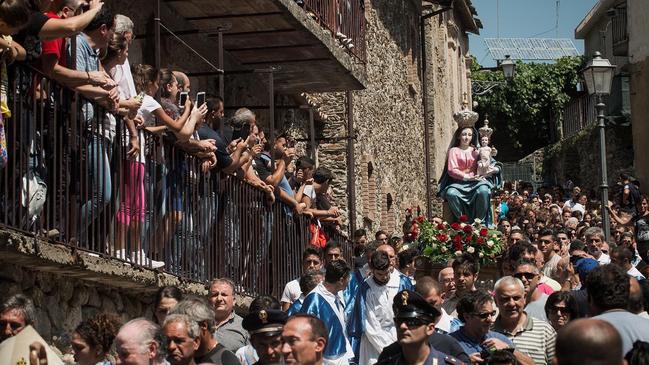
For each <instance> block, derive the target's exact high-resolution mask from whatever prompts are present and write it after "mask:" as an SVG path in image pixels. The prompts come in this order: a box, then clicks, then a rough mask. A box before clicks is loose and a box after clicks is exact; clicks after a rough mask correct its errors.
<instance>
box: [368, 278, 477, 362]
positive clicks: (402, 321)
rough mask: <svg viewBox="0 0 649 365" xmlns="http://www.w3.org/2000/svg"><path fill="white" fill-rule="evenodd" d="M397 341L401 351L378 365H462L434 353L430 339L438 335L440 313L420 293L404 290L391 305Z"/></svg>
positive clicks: (437, 352) (440, 353) (441, 354)
mask: <svg viewBox="0 0 649 365" xmlns="http://www.w3.org/2000/svg"><path fill="white" fill-rule="evenodd" d="M392 310H393V311H394V323H395V325H396V327H397V342H398V343H399V346H400V347H401V351H399V352H397V353H395V354H394V355H392V356H390V357H387V358H385V359H383V360H381V361H379V362H378V363H377V365H391V364H395V365H396V364H398V365H418V364H423V365H446V364H451V365H459V364H464V363H463V362H461V361H459V360H458V359H456V358H454V357H452V356H448V355H446V354H444V353H442V352H439V351H437V350H435V349H434V348H433V347H431V346H430V345H429V343H428V337H429V336H430V335H432V334H433V333H434V332H435V318H436V317H437V316H438V315H439V314H440V313H439V311H438V310H437V309H435V307H433V306H432V305H430V304H428V302H426V300H425V299H424V298H423V297H422V296H421V295H419V294H417V293H415V292H414V291H410V290H402V291H400V292H399V293H397V295H396V296H395V297H394V301H393V304H392Z"/></svg>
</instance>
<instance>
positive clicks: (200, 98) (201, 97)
mask: <svg viewBox="0 0 649 365" xmlns="http://www.w3.org/2000/svg"><path fill="white" fill-rule="evenodd" d="M203 104H205V92H204V91H201V92H199V93H196V106H198V107H199V108H200V107H201V106H202V105H203Z"/></svg>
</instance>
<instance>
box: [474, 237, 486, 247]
mask: <svg viewBox="0 0 649 365" xmlns="http://www.w3.org/2000/svg"><path fill="white" fill-rule="evenodd" d="M475 242H476V243H477V244H479V245H481V244H483V243H484V239H483V238H482V237H480V238H478V239H477V240H476V241H475Z"/></svg>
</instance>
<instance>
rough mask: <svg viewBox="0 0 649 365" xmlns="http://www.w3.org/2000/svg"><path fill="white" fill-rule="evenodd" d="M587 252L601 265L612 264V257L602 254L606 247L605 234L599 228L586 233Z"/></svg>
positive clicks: (592, 228) (591, 228)
mask: <svg viewBox="0 0 649 365" xmlns="http://www.w3.org/2000/svg"><path fill="white" fill-rule="evenodd" d="M584 237H585V238H586V240H585V241H586V242H585V243H586V250H587V251H588V253H589V254H590V255H592V256H593V257H594V258H595V260H597V262H599V264H600V265H606V264H610V263H611V257H610V256H609V255H607V254H605V253H603V252H602V246H603V245H604V232H603V231H602V229H601V228H599V227H590V228H588V229H587V230H586V231H585V232H584Z"/></svg>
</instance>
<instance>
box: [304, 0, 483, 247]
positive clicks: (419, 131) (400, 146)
mask: <svg viewBox="0 0 649 365" xmlns="http://www.w3.org/2000/svg"><path fill="white" fill-rule="evenodd" d="M433 3H435V4H433ZM438 3H439V2H428V1H424V2H423V4H419V3H418V2H415V1H400V2H384V1H366V2H365V17H366V19H367V28H366V41H367V64H366V70H367V84H366V88H365V89H364V90H361V91H353V92H351V93H350V94H348V96H349V97H350V100H347V97H348V96H347V95H345V94H344V93H337V94H317V95H314V98H315V99H316V100H317V103H318V105H319V108H320V110H323V111H324V113H325V114H326V115H328V116H329V119H328V120H327V122H326V128H325V129H324V130H323V137H325V138H332V137H335V136H339V135H340V134H344V133H345V131H346V123H347V120H345V117H344V116H345V113H344V108H345V107H346V106H351V108H352V109H353V133H354V135H353V137H354V138H355V139H354V149H353V154H354V170H353V176H354V178H353V179H352V180H351V182H353V185H352V186H351V187H350V186H348V189H347V190H343V189H335V188H334V191H335V192H336V199H337V203H338V204H339V205H340V206H346V205H347V204H345V203H346V201H348V199H349V196H350V193H351V194H353V196H354V199H352V200H353V201H352V202H350V204H351V205H353V207H354V208H355V209H354V210H355V211H353V212H348V213H351V214H352V215H353V218H354V219H353V221H354V222H355V224H354V226H355V227H356V228H361V227H362V228H367V229H368V230H369V231H376V230H378V229H383V230H386V231H388V232H393V231H394V232H396V233H397V234H399V235H401V228H400V227H401V223H402V222H403V217H404V213H405V209H406V208H415V210H416V208H417V207H419V208H420V209H421V212H422V214H425V212H426V209H427V206H426V205H427V204H426V194H427V192H426V183H425V181H426V175H427V173H426V157H425V156H426V150H425V147H426V146H425V141H424V134H425V132H424V131H425V127H424V122H425V120H426V122H427V123H428V133H429V137H430V140H429V152H428V154H429V159H430V164H429V169H430V170H429V179H430V182H429V184H430V189H431V195H432V198H433V203H437V204H433V206H432V209H433V211H434V212H435V213H441V205H440V204H439V202H436V201H435V200H434V196H435V193H436V181H437V179H439V177H440V176H441V174H442V171H443V168H444V163H445V157H446V151H447V149H448V146H449V143H450V140H451V137H452V134H453V132H454V130H455V124H454V122H453V118H452V114H453V113H454V112H456V111H457V110H459V109H460V108H461V105H462V102H463V100H464V98H465V97H466V98H467V99H466V100H467V102H469V104H470V94H471V86H470V83H471V81H470V74H469V69H470V63H469V62H470V58H469V57H468V55H469V44H468V35H467V32H473V33H477V32H478V31H479V28H481V23H480V21H479V20H477V19H476V18H475V17H476V15H477V14H476V11H475V9H474V8H473V7H472V5H471V2H470V1H464V0H462V1H455V3H454V8H453V9H452V10H450V9H449V10H445V9H444V6H443V5H440V4H438ZM440 10H441V11H440ZM434 11H438V12H439V13H438V14H436V15H434V16H432V17H430V18H428V19H426V20H422V15H425V14H431V13H432V12H434ZM422 21H423V22H424V34H423V38H424V42H422V39H421V37H422V34H421V22H422ZM422 44H424V45H425V52H426V65H425V67H422V64H421V61H422ZM422 73H425V74H423V76H422ZM423 80H426V81H425V82H426V84H427V85H426V86H427V95H424V90H423V83H422V81H423ZM424 98H425V103H426V104H427V111H428V115H427V116H426V118H425V117H424V111H423V102H424ZM332 116H333V117H332ZM347 132H348V130H347ZM344 151H345V141H344V140H339V141H336V142H334V143H324V144H321V145H320V146H319V149H318V152H319V156H318V158H319V161H320V162H321V163H322V164H323V165H324V166H331V167H332V168H334V170H335V171H336V173H337V184H336V185H337V186H338V187H343V186H345V182H346V181H347V176H348V174H349V173H350V172H351V171H350V169H348V167H347V163H348V161H349V160H347V159H345V158H344V157H343V153H344ZM350 188H353V189H355V191H354V192H353V193H352V192H350Z"/></svg>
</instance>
